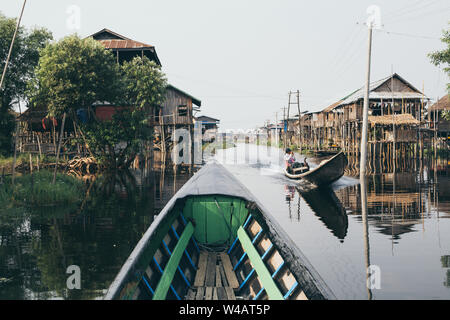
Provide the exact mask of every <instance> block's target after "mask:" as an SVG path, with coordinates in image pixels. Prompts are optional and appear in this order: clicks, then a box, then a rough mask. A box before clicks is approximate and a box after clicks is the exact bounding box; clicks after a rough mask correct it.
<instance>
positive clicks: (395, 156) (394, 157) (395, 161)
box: [391, 66, 397, 173]
mask: <svg viewBox="0 0 450 320" xmlns="http://www.w3.org/2000/svg"><path fill="white" fill-rule="evenodd" d="M391 69H392V70H391V73H392V78H391V92H392V139H393V140H394V141H393V143H392V146H393V148H392V160H393V164H394V173H395V171H396V165H397V149H396V148H397V146H396V144H397V142H396V136H395V101H394V67H393V66H392V67H391Z"/></svg>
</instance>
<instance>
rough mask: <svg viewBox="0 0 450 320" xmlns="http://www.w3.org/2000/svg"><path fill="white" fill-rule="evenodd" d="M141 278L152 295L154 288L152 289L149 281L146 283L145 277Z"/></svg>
mask: <svg viewBox="0 0 450 320" xmlns="http://www.w3.org/2000/svg"><path fill="white" fill-rule="evenodd" d="M142 280H144V282H145V285H146V286H147V288H149V289H150V292H151V293H152V295H154V294H155V290H153V288H152V286H151V285H150V283H148V281H147V279H145V276H143V277H142Z"/></svg>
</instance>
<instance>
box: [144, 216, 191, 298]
mask: <svg viewBox="0 0 450 320" xmlns="http://www.w3.org/2000/svg"><path fill="white" fill-rule="evenodd" d="M193 234H194V226H193V225H192V223H191V222H189V223H188V224H187V226H186V228H185V229H184V231H183V234H182V235H181V236H180V239H179V240H178V243H177V245H176V246H175V249H174V250H173V252H172V255H171V256H170V259H169V262H167V265H166V267H165V269H164V272H163V275H162V276H161V279H160V280H159V282H158V286H157V287H156V290H155V294H154V295H153V300H165V299H166V296H167V291H168V290H169V288H170V285H171V284H172V280H173V277H174V276H175V272H176V271H177V269H178V265H179V264H180V260H181V257H182V256H183V254H184V250H185V249H186V247H187V245H188V243H189V241H190V240H191V237H192V235H193Z"/></svg>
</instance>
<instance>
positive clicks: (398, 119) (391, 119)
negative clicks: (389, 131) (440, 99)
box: [369, 113, 420, 126]
mask: <svg viewBox="0 0 450 320" xmlns="http://www.w3.org/2000/svg"><path fill="white" fill-rule="evenodd" d="M369 123H370V124H372V125H392V123H395V125H397V126H399V125H419V124H420V121H419V120H417V119H416V118H414V117H413V116H412V115H411V114H409V113H405V114H396V115H394V116H392V115H387V116H369Z"/></svg>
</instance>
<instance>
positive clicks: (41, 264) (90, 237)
mask: <svg viewBox="0 0 450 320" xmlns="http://www.w3.org/2000/svg"><path fill="white" fill-rule="evenodd" d="M188 179H189V176H188V175H178V176H176V177H174V176H173V175H171V174H162V173H161V172H157V173H155V172H151V171H148V170H146V169H144V170H139V169H138V170H133V171H125V172H117V173H115V174H110V175H103V176H99V177H96V178H93V177H91V178H89V179H86V180H87V183H88V189H87V193H86V197H85V199H83V201H82V202H81V203H80V204H78V205H73V206H68V207H63V208H39V209H36V208H27V209H20V210H15V211H14V212H13V211H11V210H10V211H9V212H2V211H0V299H98V298H102V297H103V295H104V293H105V292H106V289H107V288H108V287H109V285H110V284H111V282H112V280H113V279H114V277H115V276H116V275H117V273H118V271H119V270H120V268H121V266H122V265H123V263H124V262H125V260H126V258H127V257H128V256H129V254H130V252H131V251H132V250H133V248H134V247H135V245H136V244H137V242H138V241H139V240H140V238H141V237H142V235H143V234H144V232H145V231H146V230H147V228H148V226H149V225H150V224H151V222H152V221H153V218H154V215H155V214H157V213H159V210H160V209H161V208H162V207H163V206H164V205H165V202H167V200H168V199H170V198H171V197H172V195H173V194H174V193H175V192H176V191H178V189H179V188H180V187H181V186H182V185H183V184H184V182H185V181H187V180H188ZM70 265H78V266H79V267H80V268H81V290H68V289H67V288H66V280H67V277H68V275H67V274H66V269H67V267H68V266H70Z"/></svg>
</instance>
